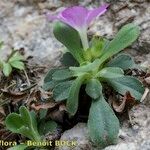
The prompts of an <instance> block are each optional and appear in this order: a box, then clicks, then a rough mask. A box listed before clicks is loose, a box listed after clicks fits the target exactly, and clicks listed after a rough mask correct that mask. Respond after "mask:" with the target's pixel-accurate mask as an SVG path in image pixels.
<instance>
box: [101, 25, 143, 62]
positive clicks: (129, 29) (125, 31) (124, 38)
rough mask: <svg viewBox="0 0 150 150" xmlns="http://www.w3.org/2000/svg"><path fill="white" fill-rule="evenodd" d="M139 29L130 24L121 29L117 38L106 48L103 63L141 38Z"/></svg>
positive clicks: (102, 58)
mask: <svg viewBox="0 0 150 150" xmlns="http://www.w3.org/2000/svg"><path fill="white" fill-rule="evenodd" d="M139 34H140V30H139V27H138V26H136V25H134V24H132V23H130V24H127V25H125V26H123V27H122V28H121V30H119V32H118V33H117V35H116V36H115V38H114V39H113V40H112V41H111V42H110V43H109V44H108V46H106V48H105V49H104V51H103V54H102V56H101V58H100V60H101V63H103V62H104V61H105V60H107V59H108V58H110V57H111V56H113V55H115V54H117V53H118V52H120V51H121V50H123V49H124V48H126V47H128V46H129V45H131V44H132V43H133V42H134V41H135V40H136V39H137V38H138V36H139Z"/></svg>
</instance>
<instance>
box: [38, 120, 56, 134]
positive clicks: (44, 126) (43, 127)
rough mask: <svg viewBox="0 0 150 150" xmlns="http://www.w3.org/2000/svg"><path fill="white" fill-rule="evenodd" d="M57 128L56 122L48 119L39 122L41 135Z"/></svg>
mask: <svg viewBox="0 0 150 150" xmlns="http://www.w3.org/2000/svg"><path fill="white" fill-rule="evenodd" d="M56 128H57V123H56V122H54V121H52V120H49V121H47V122H43V121H42V122H41V123H40V125H39V132H40V134H41V135H45V134H47V133H52V132H54V131H55V130H56Z"/></svg>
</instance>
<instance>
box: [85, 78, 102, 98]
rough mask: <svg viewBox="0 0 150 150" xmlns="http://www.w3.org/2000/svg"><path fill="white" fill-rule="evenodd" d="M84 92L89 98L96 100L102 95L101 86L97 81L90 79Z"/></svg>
mask: <svg viewBox="0 0 150 150" xmlns="http://www.w3.org/2000/svg"><path fill="white" fill-rule="evenodd" d="M85 91H86V93H87V94H88V95H89V96H90V97H91V98H93V99H97V98H99V97H100V96H101V95H102V85H101V83H100V82H99V80H97V79H91V80H89V81H88V83H87V85H86V88H85Z"/></svg>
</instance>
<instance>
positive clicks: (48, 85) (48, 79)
mask: <svg viewBox="0 0 150 150" xmlns="http://www.w3.org/2000/svg"><path fill="white" fill-rule="evenodd" d="M57 70H59V69H57V68H53V69H51V70H49V71H48V73H47V74H46V76H45V78H44V84H43V89H44V90H46V91H47V90H52V89H53V88H54V87H55V85H56V84H58V83H59V82H58V81H53V80H52V75H53V73H54V72H55V71H57Z"/></svg>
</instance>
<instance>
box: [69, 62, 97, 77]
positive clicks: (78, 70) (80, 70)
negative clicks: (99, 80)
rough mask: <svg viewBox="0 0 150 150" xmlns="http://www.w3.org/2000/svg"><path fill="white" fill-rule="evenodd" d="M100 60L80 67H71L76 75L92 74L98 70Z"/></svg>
mask: <svg viewBox="0 0 150 150" xmlns="http://www.w3.org/2000/svg"><path fill="white" fill-rule="evenodd" d="M98 67H99V59H95V60H94V61H93V62H92V63H88V64H87V65H84V66H80V67H69V69H70V70H71V71H73V73H74V74H75V75H80V73H87V72H92V71H93V70H94V69H98Z"/></svg>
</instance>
